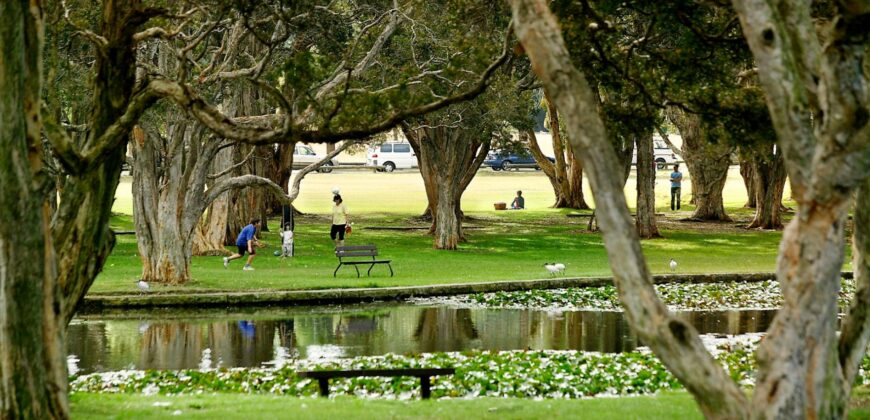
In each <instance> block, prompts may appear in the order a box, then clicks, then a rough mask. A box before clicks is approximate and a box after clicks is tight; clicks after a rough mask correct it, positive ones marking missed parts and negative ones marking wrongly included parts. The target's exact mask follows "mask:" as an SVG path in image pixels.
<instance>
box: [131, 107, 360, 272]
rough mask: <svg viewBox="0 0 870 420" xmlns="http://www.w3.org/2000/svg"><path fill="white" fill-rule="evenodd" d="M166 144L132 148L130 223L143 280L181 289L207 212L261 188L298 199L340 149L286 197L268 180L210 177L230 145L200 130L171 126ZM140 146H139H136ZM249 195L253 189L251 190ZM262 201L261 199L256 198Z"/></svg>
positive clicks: (143, 143) (145, 141)
mask: <svg viewBox="0 0 870 420" xmlns="http://www.w3.org/2000/svg"><path fill="white" fill-rule="evenodd" d="M167 132H168V137H169V138H168V139H167V140H166V141H161V140H160V139H153V138H150V139H149V138H147V136H143V137H142V138H141V139H139V138H137V141H134V142H133V143H132V146H133V158H134V164H133V205H134V211H133V221H134V224H135V227H136V239H137V244H138V247H139V257H140V259H141V261H142V277H141V278H142V279H143V280H145V281H148V282H155V283H163V284H184V283H186V282H187V281H188V280H190V258H191V256H192V255H193V243H194V240H195V238H196V235H195V233H196V229H197V227H198V226H199V221H200V219H201V217H202V215H203V213H204V212H205V210H206V208H207V207H208V206H209V205H210V204H211V203H212V202H214V200H216V199H218V198H220V197H222V196H225V195H226V193H227V192H229V191H234V190H242V191H244V189H246V188H247V187H255V186H256V187H265V188H267V189H268V190H269V192H270V193H271V194H272V195H274V196H275V197H277V199H278V200H279V201H280V202H282V203H284V204H290V203H292V201H293V200H294V199H295V198H296V196H297V195H298V194H299V185H300V184H301V181H302V178H304V177H305V175H306V174H308V173H310V172H311V171H312V170H315V169H317V168H319V167H321V166H322V165H323V164H325V163H326V162H328V161H329V159H331V158H332V157H334V156H335V155H337V154H338V153H340V152H341V151H342V150H344V148H346V147H347V146H349V145H351V144H353V142H347V143H345V144H344V145H342V147H341V148H339V149H337V150H338V151H337V152H336V151H333V153H330V154H329V155H327V156H326V157H324V159H321V160H320V161H319V162H316V163H314V164H312V165H310V169H309V168H306V170H303V171H300V172H299V173H298V174H297V176H296V178H297V179H296V180H295V181H294V187H295V190H291V192H290V195H287V194H285V191H284V189H283V188H281V187H280V186H278V185H277V184H275V183H274V182H272V181H271V180H269V179H268V178H265V177H262V176H257V175H252V174H244V175H237V176H232V177H229V178H223V179H222V180H220V181H215V180H216V179H217V178H222V177H223V176H224V175H226V174H227V173H230V172H232V170H234V169H236V168H235V167H230V168H228V169H226V170H224V171H223V172H222V173H216V174H214V173H210V169H211V168H212V164H211V163H212V161H213V160H214V157H215V156H216V155H217V154H218V153H219V152H220V151H221V149H224V148H226V147H227V146H229V145H230V144H226V143H222V142H219V141H214V140H213V139H210V138H209V136H208V135H207V133H205V132H204V128H203V127H201V126H196V125H195V123H193V122H189V121H186V120H181V121H171V122H170V125H169V128H168V130H167ZM140 140H141V141H140ZM256 151H257V150H256V149H251V151H250V153H249V155H248V156H246V157H245V158H243V160H242V161H241V162H239V164H237V165H235V166H241V165H244V164H245V163H246V162H247V161H248V160H249V158H250V157H251V156H252V155H253V154H254V153H255V152H256ZM251 189H252V188H251ZM259 195H263V194H259Z"/></svg>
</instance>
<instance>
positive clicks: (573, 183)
mask: <svg viewBox="0 0 870 420" xmlns="http://www.w3.org/2000/svg"><path fill="white" fill-rule="evenodd" d="M547 110H548V111H547V117H548V118H549V119H550V133H551V136H552V139H553V154H554V155H555V156H554V158H555V160H556V162H555V163H553V162H550V160H549V159H547V156H545V155H544V153H543V152H542V151H541V147H540V146H539V145H538V140H537V138H536V137H535V132H534V130H531V129H529V130H525V131H524V132H523V133H521V135H524V136H525V138H526V142H527V143H528V145H529V151H531V153H532V156H533V157H534V158H535V162H537V164H538V166H539V167H540V168H541V171H543V172H544V174H545V175H547V178H548V179H549V180H550V184H551V185H552V186H553V193H554V194H555V195H556V202H555V203H554V204H553V206H552V207H553V208H569V209H581V210H588V209H589V204H587V203H586V199H585V198H584V197H583V165H582V164H581V163H580V161H579V160H578V159H577V158H576V157H575V156H574V153H573V152H572V151H571V149H570V148H567V150H566V148H565V142H564V141H563V139H562V134H561V132H560V128H559V114H558V112H557V110H556V107H555V106H553V105H552V104H551V103H550V102H549V101H547ZM566 152H567V153H566Z"/></svg>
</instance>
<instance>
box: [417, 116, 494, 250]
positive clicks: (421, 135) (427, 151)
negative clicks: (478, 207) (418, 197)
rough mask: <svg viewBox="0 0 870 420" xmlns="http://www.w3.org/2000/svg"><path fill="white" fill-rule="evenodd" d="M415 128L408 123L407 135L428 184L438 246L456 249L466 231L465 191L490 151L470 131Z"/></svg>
mask: <svg viewBox="0 0 870 420" xmlns="http://www.w3.org/2000/svg"><path fill="white" fill-rule="evenodd" d="M430 125H432V126H435V127H421V128H411V127H409V126H407V125H406V126H404V127H403V131H404V132H405V137H406V138H408V141H409V142H410V143H411V145H412V147H413V148H414V150H415V151H416V153H417V160H418V162H419V166H420V174H421V175H422V176H423V183H424V184H425V185H426V195H427V197H428V198H429V207H428V208H429V211H430V212H431V214H432V227H431V228H430V233H431V234H433V235H434V245H433V246H434V247H435V248H436V249H446V250H454V249H456V248H457V246H458V244H459V242H461V241H463V240H464V239H465V236H464V235H463V232H462V210H461V199H462V194H463V193H464V192H465V189H466V188H468V185H469V184H470V183H471V180H472V179H474V175H475V174H477V169H478V168H479V167H480V165H481V163H483V160H484V159H486V154H487V152H488V151H489V143H488V142H481V141H479V140H478V139H477V137H476V136H475V134H473V133H469V132H468V131H467V130H462V129H457V128H448V127H445V126H436V125H437V124H430Z"/></svg>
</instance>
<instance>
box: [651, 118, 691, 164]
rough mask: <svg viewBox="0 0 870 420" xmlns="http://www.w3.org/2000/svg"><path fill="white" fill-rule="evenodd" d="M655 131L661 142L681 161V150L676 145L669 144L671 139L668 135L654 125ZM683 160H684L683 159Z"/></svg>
mask: <svg viewBox="0 0 870 420" xmlns="http://www.w3.org/2000/svg"><path fill="white" fill-rule="evenodd" d="M656 131H658V133H659V135H660V136H662V140H664V141H665V144H667V145H668V147H669V148H670V149H671V151H672V152H674V154H675V155H677V156H679V157H680V159H683V149H680V148H679V147H677V145H676V144H673V143H671V138H670V137H669V136H668V133H666V132H665V130H664V129H663V128H662V126H660V125H656ZM683 160H685V159H683Z"/></svg>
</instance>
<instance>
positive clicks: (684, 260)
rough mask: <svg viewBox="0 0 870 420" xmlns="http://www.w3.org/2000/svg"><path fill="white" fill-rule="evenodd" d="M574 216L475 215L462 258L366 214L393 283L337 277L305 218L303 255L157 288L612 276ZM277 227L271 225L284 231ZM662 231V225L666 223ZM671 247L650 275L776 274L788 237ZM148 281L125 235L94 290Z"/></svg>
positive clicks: (359, 232) (708, 237)
mask: <svg viewBox="0 0 870 420" xmlns="http://www.w3.org/2000/svg"><path fill="white" fill-rule="evenodd" d="M565 212H567V211H564V210H563V211H552V210H551V211H537V212H535V211H529V212H500V213H498V214H497V215H495V214H493V213H479V214H471V216H472V217H473V218H474V219H473V220H471V221H469V222H467V223H466V226H468V227H470V228H469V229H467V230H466V234H467V236H468V242H466V243H462V244H461V245H460V249H459V250H458V251H439V250H435V249H433V248H432V238H431V237H430V236H428V235H426V232H425V230H415V231H392V230H372V229H366V228H367V227H375V226H408V225H417V226H422V225H424V224H423V223H421V222H417V221H415V220H414V219H413V218H411V217H410V215H404V216H401V215H393V214H380V215H378V214H366V215H362V216H357V217H355V218H354V220H355V224H354V228H355V229H354V232H353V233H352V234H351V235H350V236H349V237H348V239H347V244H348V245H354V244H368V243H371V244H376V245H377V246H378V248H379V250H380V252H381V253H382V256H383V258H388V259H392V260H393V269H394V270H395V273H396V274H395V276H394V277H390V276H389V271H388V269H387V267H385V266H377V267H375V269H374V270H373V274H372V276H371V277H366V276H365V273H364V272H363V273H362V278H359V279H358V278H357V277H356V273H355V271H354V269H353V267H342V269H341V271H340V272H339V273H338V277H337V278H333V275H332V273H333V270H334V269H335V267H336V265H337V259H336V258H335V256H334V253H333V246H334V245H333V243H332V242H331V241H330V239H329V237H328V223H329V222H328V221H327V220H326V219H325V218H324V217H322V216H305V217H299V218H298V219H297V229H296V253H297V255H296V256H295V257H293V258H292V259H287V260H285V261H281V259H280V258H277V257H274V256H272V252H273V251H274V250H276V249H279V246H280V239H279V238H278V236H277V234H276V233H274V232H265V233H264V234H263V235H262V237H263V238H262V239H263V240H264V241H265V242H266V243H268V244H269V246H268V247H266V248H263V249H260V250H259V253H258V257H257V258H256V260H255V261H254V267H255V268H256V271H252V272H243V271H242V270H241V268H242V265H243V264H242V262H241V261H240V260H236V261H233V262H232V263H231V264H230V268H229V269H224V268H223V265H222V263H221V258H220V257H194V258H193V260H192V264H191V275H192V277H193V280H192V281H191V282H189V283H188V284H186V285H184V286H167V287H160V286H155V287H154V289H155V291H157V292H160V291H176V290H187V291H193V290H257V289H310V288H339V287H386V286H413V285H426V284H446V283H463V282H479V281H503V280H526V279H539V278H546V277H548V276H549V273H548V272H547V271H546V270H545V269H544V268H543V266H542V264H543V263H545V262H561V263H564V264H566V265H567V269H566V272H565V276H570V277H581V276H609V275H610V274H611V272H610V266H609V264H608V260H607V253H606V251H605V249H604V246H603V242H602V239H601V236H600V234H599V233H589V232H587V231H586V219H580V218H568V217H565V215H564V213H565ZM277 224H278V223H276V221H274V220H273V221H272V222H271V224H270V226H271V227H272V228H276V227H277ZM663 226H664V224H663ZM668 226H670V227H669V228H666V229H664V230H663V234H664V236H665V238H664V239H655V240H648V241H644V242H643V247H644V253H645V254H646V256H647V260H648V264H649V266H650V269H651V270H652V271H653V272H654V273H666V272H670V270H669V268H668V261H669V260H670V258H675V259H676V260H677V261H678V262H679V267H678V270H677V271H678V272H679V273H723V272H762V271H763V272H770V271H773V270H774V264H775V260H776V252H777V246H778V243H779V240H780V237H781V233H780V232H761V231H754V230H753V231H744V230H742V229H735V228H733V224H724V225H720V226H721V229H717V228H711V229H705V230H698V229H696V228H694V227H692V226H694V225H692V226H689V227H683V226H682V225H681V224H680V223H677V222H674V223H670V224H669V225H668ZM112 227H113V228H114V229H116V230H128V229H131V228H132V226H131V218H130V217H129V216H124V215H117V216H115V217H113V219H112ZM140 274H141V263H140V260H139V256H138V252H137V248H136V242H135V237H134V236H133V235H119V236H118V240H117V244H116V246H115V249H114V250H113V252H112V254H111V255H110V257H109V259H108V260H107V262H106V266H105V269H104V270H103V272H102V273H101V274H100V275H99V276H98V277H97V279H96V281H95V282H94V285H93V286H92V288H91V292H94V293H101V292H125V291H134V290H135V285H134V281H135V280H136V279H137V278H138V277H139V275H140Z"/></svg>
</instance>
